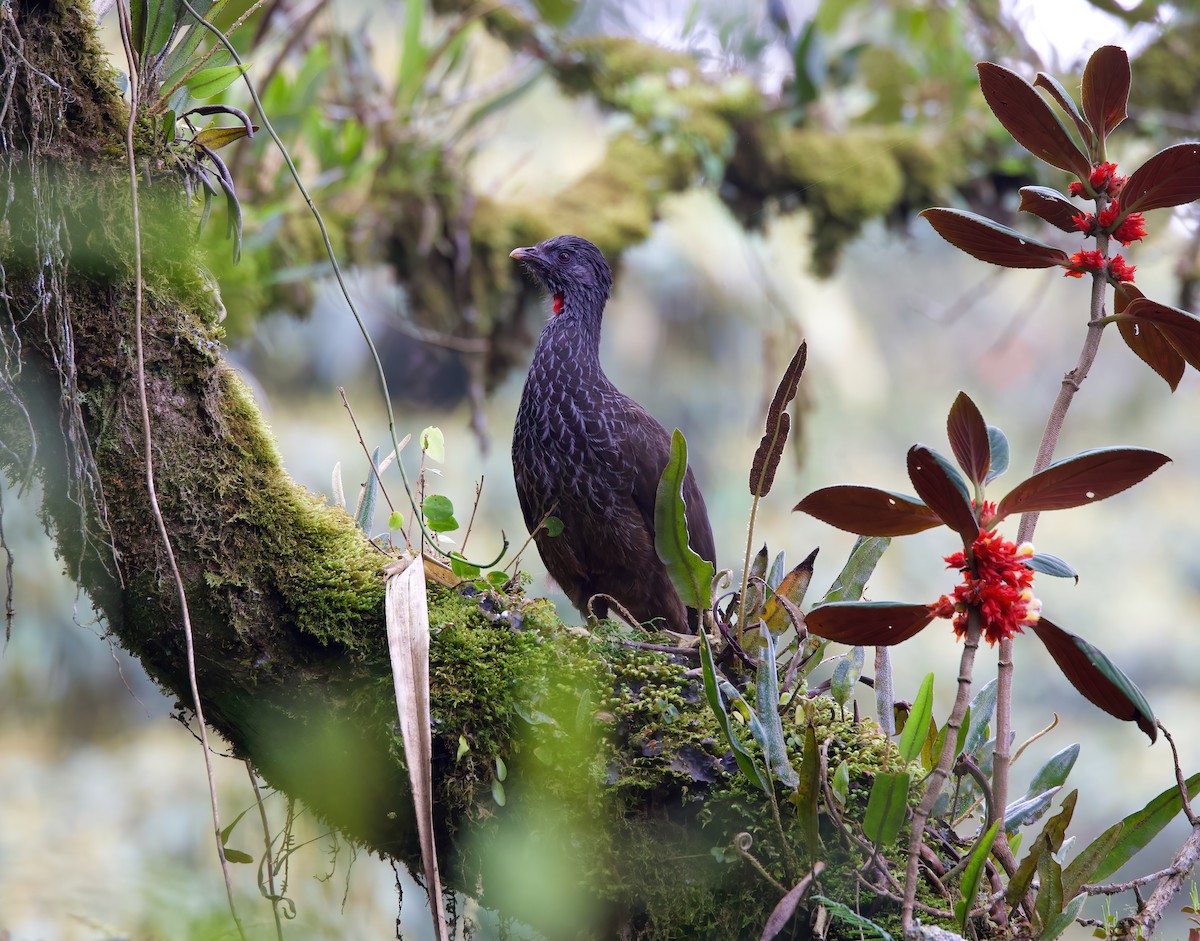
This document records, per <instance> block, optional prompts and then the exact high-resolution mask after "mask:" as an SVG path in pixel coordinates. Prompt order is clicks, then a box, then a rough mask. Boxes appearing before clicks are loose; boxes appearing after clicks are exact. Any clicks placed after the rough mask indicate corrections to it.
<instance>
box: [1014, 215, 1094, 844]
mask: <svg viewBox="0 0 1200 941" xmlns="http://www.w3.org/2000/svg"><path fill="white" fill-rule="evenodd" d="M1102 208H1103V206H1100V205H1099V204H1097V211H1099V210H1100V209H1102ZM1096 248H1097V250H1098V251H1099V252H1100V253H1101V255H1103V256H1104V258H1105V260H1106V261H1107V259H1108V236H1107V235H1105V234H1103V233H1101V234H1100V235H1098V236H1097V237H1096ZM1107 291H1108V271H1107V268H1106V269H1105V270H1101V271H1093V272H1092V301H1091V305H1090V308H1089V311H1088V325H1087V334H1086V335H1085V337H1084V341H1083V349H1082V350H1081V351H1080V353H1079V361H1078V362H1077V363H1076V364H1075V368H1074V369H1072V370H1071V371H1070V372H1069V373H1067V374H1066V375H1065V376H1063V381H1062V386H1061V387H1060V388H1059V390H1058V398H1057V399H1055V400H1054V407H1053V408H1052V409H1051V410H1050V417H1049V418H1048V419H1047V420H1046V428H1045V430H1044V431H1043V432H1042V443H1041V445H1040V446H1039V447H1038V453H1037V458H1036V459H1035V460H1034V462H1033V473H1035V474H1036V473H1038V472H1040V471H1043V470H1045V469H1046V467H1047V466H1049V464H1050V462H1051V461H1052V460H1053V459H1054V449H1055V448H1056V447H1057V446H1058V439H1059V437H1060V436H1061V434H1062V427H1063V422H1064V421H1065V420H1066V417H1067V409H1069V408H1070V407H1071V401H1072V399H1074V398H1075V393H1076V392H1078V391H1079V387H1080V386H1081V385H1083V380H1085V379H1086V378H1087V376H1088V372H1089V371H1090V370H1091V368H1092V363H1093V362H1095V360H1096V353H1097V352H1099V350H1100V337H1101V336H1102V334H1103V332H1104V325H1103V324H1101V323H1099V321H1100V320H1101V319H1102V318H1103V317H1104V299H1105V295H1106V293H1107ZM1037 521H1038V514H1037V513H1026V514H1025V515H1023V516H1022V517H1021V523H1020V525H1019V526H1018V527H1017V542H1018V543H1023V542H1030V541H1032V539H1033V531H1034V529H1036V528H1037ZM1012 654H1013V641H1012V638H1011V637H1006V638H1005V639H1004V640H1002V641H1000V658H999V664H998V665H997V677H996V748H995V751H994V752H993V753H992V797H993V799H994V800H995V802H996V808H997V814H998V815H999V817H1000V833H1001V834H1003V833H1004V809H1005V808H1006V807H1007V806H1008V769H1009V766H1010V764H1011V758H1010V754H1009V750H1008V749H1009V740H1010V739H1011V738H1012V682H1013V679H1012V678H1013V658H1012ZM997 845H999V840H997Z"/></svg>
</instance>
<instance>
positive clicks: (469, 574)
mask: <svg viewBox="0 0 1200 941" xmlns="http://www.w3.org/2000/svg"><path fill="white" fill-rule="evenodd" d="M430 528H432V527H430ZM434 532H446V530H434ZM450 571H452V572H453V573H454V574H455V575H457V576H458V577H459V578H477V577H478V576H479V573H480V568H479V566H478V565H474V564H472V563H470V562H468V561H467V560H466V559H464V558H463V557H462V556H461V555H460V554H459V553H457V552H451V553H450ZM501 780H503V779H501Z"/></svg>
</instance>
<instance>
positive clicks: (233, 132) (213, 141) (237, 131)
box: [195, 124, 258, 150]
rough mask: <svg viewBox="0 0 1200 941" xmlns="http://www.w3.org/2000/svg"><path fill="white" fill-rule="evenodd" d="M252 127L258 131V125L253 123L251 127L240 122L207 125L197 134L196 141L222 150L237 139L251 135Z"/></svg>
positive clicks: (209, 147)
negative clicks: (229, 125)
mask: <svg viewBox="0 0 1200 941" xmlns="http://www.w3.org/2000/svg"><path fill="white" fill-rule="evenodd" d="M251 128H253V130H255V131H257V130H258V125H256V124H252V125H251V126H250V127H246V125H244V124H238V125H235V126H234V127H206V128H205V129H204V130H202V131H200V132H199V133H198V134H196V137H195V142H196V143H197V144H199V145H201V146H202V147H207V148H208V149H209V150H220V149H221V148H222V147H225V146H227V145H228V144H232V143H233V142H234V141H236V140H241V139H242V138H243V137H249V136H250V134H251Z"/></svg>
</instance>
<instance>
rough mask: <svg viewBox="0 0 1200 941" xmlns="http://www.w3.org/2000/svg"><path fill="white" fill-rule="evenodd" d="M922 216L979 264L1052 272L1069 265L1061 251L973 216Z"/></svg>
mask: <svg viewBox="0 0 1200 941" xmlns="http://www.w3.org/2000/svg"><path fill="white" fill-rule="evenodd" d="M921 215H922V216H924V217H925V219H926V220H928V222H929V224H930V225H932V226H933V228H934V229H935V230H936V231H937V234H938V235H940V236H941V237H942V238H944V239H945V240H946V241H947V242H949V243H950V244H951V245H953V246H954V247H955V248H958V249H961V250H962V251H964V252H966V253H967V254H968V255H974V256H975V257H976V258H978V259H979V260H980V261H986V262H989V263H990V264H993V265H1002V266H1003V267H1005V268H1053V267H1054V266H1055V265H1065V264H1067V263H1068V261H1069V259H1068V257H1067V253H1066V252H1064V251H1063V250H1062V249H1061V248H1055V247H1054V246H1053V245H1047V244H1046V243H1045V242H1040V241H1038V240H1037V239H1035V238H1030V237H1029V236H1028V235H1022V234H1021V233H1020V232H1018V231H1017V230H1016V229H1010V228H1009V227H1008V226H1006V225H1001V224H1000V223H999V222H993V221H992V220H991V219H988V218H986V217H984V216H979V215H976V214H975V213H973V212H966V211H964V210H962V209H941V208H937V209H926V210H925V211H924V212H922V213H921Z"/></svg>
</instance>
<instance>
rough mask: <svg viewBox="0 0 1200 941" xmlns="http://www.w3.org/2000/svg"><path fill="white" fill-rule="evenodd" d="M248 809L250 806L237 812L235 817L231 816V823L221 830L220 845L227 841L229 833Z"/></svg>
mask: <svg viewBox="0 0 1200 941" xmlns="http://www.w3.org/2000/svg"><path fill="white" fill-rule="evenodd" d="M250 809H251V808H249V807H247V808H246V809H245V810H243V811H242V812H241V813H240V814H238V815H237V816H236V817H234V818H233V823H231V824H230V825H229V826H227V827H226V828H225V829H224V830H222V831H221V845H222V846H224V845H225V844H226V843H228V842H229V834H231V833H233V828H234V827H236V826H237V825H238V824H239V823H241V821H242V818H243V817H244V816H246V814H248V813H249V812H250Z"/></svg>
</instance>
